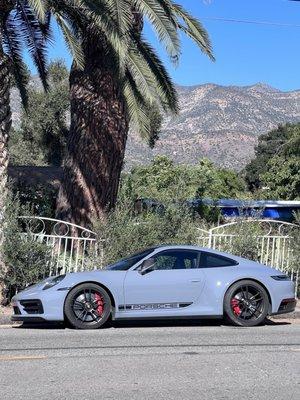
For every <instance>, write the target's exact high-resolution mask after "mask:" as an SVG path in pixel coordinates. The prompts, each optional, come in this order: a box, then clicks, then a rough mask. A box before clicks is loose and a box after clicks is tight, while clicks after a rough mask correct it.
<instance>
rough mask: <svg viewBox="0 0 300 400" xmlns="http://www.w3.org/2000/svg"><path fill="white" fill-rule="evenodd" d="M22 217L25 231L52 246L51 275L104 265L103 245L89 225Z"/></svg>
mask: <svg viewBox="0 0 300 400" xmlns="http://www.w3.org/2000/svg"><path fill="white" fill-rule="evenodd" d="M19 219H20V222H21V224H22V225H23V231H24V235H26V236H27V237H29V236H30V237H33V238H34V239H35V240H37V241H39V242H41V243H45V244H46V245H48V246H50V248H51V268H50V271H47V273H49V275H56V274H59V273H65V272H78V271H84V270H90V269H96V268H102V267H103V265H102V264H103V263H102V260H103V248H102V246H99V241H97V240H96V234H95V233H94V232H92V231H90V230H89V229H86V228H83V227H81V226H78V225H75V224H71V223H68V222H64V221H60V220H57V219H54V218H44V217H24V216H22V217H19ZM74 232H76V235H75V234H74Z"/></svg>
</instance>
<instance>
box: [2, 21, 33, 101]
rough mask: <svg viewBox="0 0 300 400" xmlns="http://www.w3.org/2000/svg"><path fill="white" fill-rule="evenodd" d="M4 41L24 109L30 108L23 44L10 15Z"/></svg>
mask: <svg viewBox="0 0 300 400" xmlns="http://www.w3.org/2000/svg"><path fill="white" fill-rule="evenodd" d="M3 33H4V35H3V39H4V40H3V41H4V47H5V50H6V53H7V54H8V55H9V57H10V59H11V62H12V72H13V75H14V78H15V82H16V86H17V88H18V89H19V92H20V96H21V99H22V103H23V106H24V108H27V106H28V95H27V87H26V86H27V69H26V66H25V63H24V61H23V58H22V50H23V42H22V39H21V37H20V36H19V34H18V33H19V32H18V30H17V29H16V24H15V21H14V19H13V17H12V15H10V16H9V17H8V18H7V20H6V23H5V24H4V27H3Z"/></svg>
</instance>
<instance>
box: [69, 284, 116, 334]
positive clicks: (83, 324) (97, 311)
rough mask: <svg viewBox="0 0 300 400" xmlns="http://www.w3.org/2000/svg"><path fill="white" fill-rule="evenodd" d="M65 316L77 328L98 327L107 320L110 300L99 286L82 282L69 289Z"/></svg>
mask: <svg viewBox="0 0 300 400" xmlns="http://www.w3.org/2000/svg"><path fill="white" fill-rule="evenodd" d="M64 312H65V316H66V318H67V320H68V322H69V323H70V324H71V325H72V326H73V327H74V328H77V329H98V328H101V327H102V326H103V325H104V324H105V322H106V321H107V320H108V318H109V316H110V313H111V300H110V297H109V295H108V293H107V292H106V290H104V289H103V288H102V287H101V286H98V285H96V284H93V283H84V284H82V285H79V286H76V287H75V288H74V289H72V290H71V291H70V293H69V294H68V296H67V298H66V301H65V308H64Z"/></svg>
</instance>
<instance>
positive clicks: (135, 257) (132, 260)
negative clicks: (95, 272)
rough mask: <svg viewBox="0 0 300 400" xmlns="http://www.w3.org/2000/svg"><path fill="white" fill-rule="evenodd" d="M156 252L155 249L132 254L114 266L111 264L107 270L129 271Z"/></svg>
mask: <svg viewBox="0 0 300 400" xmlns="http://www.w3.org/2000/svg"><path fill="white" fill-rule="evenodd" d="M154 250H155V247H151V248H150V249H146V250H143V251H140V252H139V253H135V254H132V255H131V256H129V257H126V258H122V260H120V261H117V262H116V263H114V264H110V265H108V266H107V267H105V269H106V270H111V271H127V270H128V269H129V268H131V267H133V266H134V264H136V263H137V262H139V261H141V260H142V259H143V258H144V257H146V256H148V255H149V254H151V253H152V252H153V251H154Z"/></svg>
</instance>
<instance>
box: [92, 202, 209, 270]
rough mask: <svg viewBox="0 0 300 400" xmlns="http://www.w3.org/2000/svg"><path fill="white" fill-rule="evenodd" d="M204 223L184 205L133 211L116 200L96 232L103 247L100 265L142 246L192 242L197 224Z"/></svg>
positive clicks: (193, 242) (195, 234) (198, 225)
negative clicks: (156, 209) (112, 208)
mask: <svg viewBox="0 0 300 400" xmlns="http://www.w3.org/2000/svg"><path fill="white" fill-rule="evenodd" d="M204 225H205V223H204V222H203V221H202V220H200V219H195V218H193V216H192V215H191V213H190V211H189V210H188V209H187V208H184V207H182V206H178V205H174V204H169V205H167V206H166V207H165V210H164V212H163V213H156V212H150V211H148V212H145V213H142V214H139V215H136V214H134V211H133V208H132V205H131V204H129V205H128V204H126V203H119V204H118V206H117V207H116V209H115V210H114V211H112V212H111V213H109V215H108V217H107V219H106V220H105V221H104V222H102V223H100V224H98V226H97V227H96V232H97V234H98V238H99V240H100V241H101V243H100V245H103V246H104V264H109V263H112V262H114V261H116V260H118V259H119V258H122V257H124V256H126V255H128V254H131V253H134V252H136V251H138V250H141V249H143V248H146V247H151V246H155V245H159V244H195V243H197V236H198V235H199V233H198V232H197V229H196V228H197V227H203V228H204V229H205V226H204Z"/></svg>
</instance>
